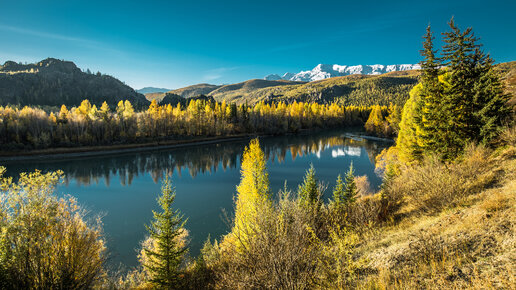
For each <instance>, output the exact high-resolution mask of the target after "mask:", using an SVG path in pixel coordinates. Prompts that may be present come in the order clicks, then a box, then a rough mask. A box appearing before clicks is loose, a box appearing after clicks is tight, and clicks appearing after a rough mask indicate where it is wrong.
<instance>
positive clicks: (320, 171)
mask: <svg viewBox="0 0 516 290" xmlns="http://www.w3.org/2000/svg"><path fill="white" fill-rule="evenodd" d="M349 133H350V131H325V132H318V133H312V134H305V135H289V136H281V137H262V138H260V144H261V147H262V149H263V150H264V152H265V154H266V156H267V157H268V163H267V168H268V171H269V179H270V182H271V189H272V190H273V193H274V194H275V196H276V194H277V192H278V191H279V190H280V189H283V187H284V184H285V180H287V181H288V183H287V186H288V188H289V189H292V190H296V189H297V187H298V185H299V184H300V183H301V182H302V180H303V177H304V174H305V171H306V169H308V167H309V166H310V163H313V165H314V167H315V169H316V172H317V177H318V179H319V180H320V181H322V182H324V183H326V184H327V185H328V189H327V190H326V192H325V194H324V200H325V201H326V200H327V199H328V198H329V197H331V194H332V188H333V186H334V183H335V180H336V178H337V175H338V174H339V173H340V174H342V175H344V174H345V172H346V171H347V170H348V168H349V165H350V163H351V162H353V166H354V167H355V174H356V175H366V176H367V177H368V178H369V182H370V183H371V187H372V188H373V190H376V189H378V187H379V186H380V184H381V178H380V177H379V176H377V174H375V171H374V169H375V167H374V160H375V157H376V156H377V155H378V154H379V153H380V152H381V150H383V149H384V148H387V147H388V146H390V145H392V143H390V142H382V141H372V140H366V139H362V138H358V137H353V136H354V135H353V136H352V135H350V134H349ZM248 142H249V139H242V140H237V141H235V140H232V141H225V142H220V143H213V144H204V145H188V146H186V147H180V148H174V149H167V150H150V151H148V152H138V153H126V154H113V155H109V156H101V157H98V156H97V157H81V158H73V159H57V158H53V159H52V158H48V159H44V160H37V161H34V160H33V161H8V162H1V163H0V164H1V165H2V166H6V167H7V173H6V175H8V176H17V175H19V173H20V172H27V171H34V169H40V170H42V171H43V172H47V171H54V170H58V169H61V170H63V171H64V173H65V175H66V177H65V179H64V182H63V184H61V185H60V186H59V187H58V193H59V194H60V195H65V194H70V195H72V196H74V197H76V198H77V200H78V201H79V203H80V204H81V205H82V206H83V207H85V208H86V209H87V210H88V211H89V213H90V215H91V216H95V215H98V214H101V215H102V216H103V219H102V220H103V223H104V232H105V237H106V239H107V242H108V248H109V250H110V265H111V266H112V267H117V266H118V265H123V266H124V267H129V268H130V267H133V266H135V265H137V258H136V253H137V251H136V249H137V248H138V247H139V243H140V242H141V241H142V240H143V239H144V238H145V235H146V229H145V224H149V222H150V221H151V219H152V210H157V209H158V206H157V202H156V198H157V197H158V195H159V193H160V187H161V184H160V182H161V179H162V178H163V176H165V174H169V175H170V176H171V178H172V182H173V185H174V186H175V189H176V194H177V196H176V200H175V203H174V205H175V207H176V208H178V209H179V210H180V211H181V212H182V213H183V214H184V217H185V218H188V221H187V223H186V228H187V229H188V231H189V232H190V239H191V241H190V254H191V255H192V256H196V255H197V254H198V253H199V249H200V247H201V246H202V244H203V242H204V241H205V240H206V238H207V237H208V235H210V236H211V238H212V239H213V238H219V237H220V236H221V235H223V234H225V233H227V232H228V230H229V227H228V226H227V224H226V222H225V219H224V214H223V212H224V210H225V211H226V212H227V213H228V214H229V215H231V214H232V212H233V197H234V195H235V192H236V185H237V184H238V183H239V181H240V159H241V156H242V153H243V150H244V147H245V146H246V145H247V144H248Z"/></svg>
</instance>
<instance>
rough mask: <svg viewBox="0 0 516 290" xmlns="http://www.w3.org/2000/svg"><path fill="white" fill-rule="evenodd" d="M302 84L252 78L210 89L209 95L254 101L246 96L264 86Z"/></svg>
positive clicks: (238, 100) (241, 100) (232, 99)
mask: <svg viewBox="0 0 516 290" xmlns="http://www.w3.org/2000/svg"><path fill="white" fill-rule="evenodd" d="M297 84H303V82H291V81H284V80H280V81H269V80H261V79H253V80H248V81H245V82H241V83H237V84H231V85H225V86H222V87H220V88H218V89H216V90H214V91H212V92H211V93H210V94H209V95H210V96H213V97H214V98H215V99H216V100H218V101H222V100H226V101H230V102H231V101H237V102H239V103H245V101H249V103H254V102H255V101H254V100H253V99H249V98H248V97H247V96H248V95H249V94H250V93H252V92H255V91H257V90H260V89H264V88H270V87H274V88H278V87H284V86H290V85H297Z"/></svg>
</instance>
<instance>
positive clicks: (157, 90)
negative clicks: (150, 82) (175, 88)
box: [136, 87, 170, 95]
mask: <svg viewBox="0 0 516 290" xmlns="http://www.w3.org/2000/svg"><path fill="white" fill-rule="evenodd" d="M136 91H137V92H138V93H140V94H144V95H145V94H153V93H166V92H168V91H170V89H165V88H155V87H145V88H141V89H139V90H136Z"/></svg>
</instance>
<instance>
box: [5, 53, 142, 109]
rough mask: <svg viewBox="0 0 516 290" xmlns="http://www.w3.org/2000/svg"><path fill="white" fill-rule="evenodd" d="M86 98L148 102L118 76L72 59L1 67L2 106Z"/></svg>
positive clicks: (113, 103) (97, 101) (137, 104)
mask: <svg viewBox="0 0 516 290" xmlns="http://www.w3.org/2000/svg"><path fill="white" fill-rule="evenodd" d="M84 99H88V100H90V102H91V103H92V104H96V105H98V106H99V105H101V104H102V102H104V101H106V102H107V103H108V104H109V105H110V106H112V107H114V106H116V104H117V103H118V102H119V101H120V100H129V101H130V102H131V103H132V104H133V105H134V106H135V107H142V106H146V105H148V104H149V102H148V101H147V100H146V99H145V97H144V96H143V95H142V94H139V93H137V92H135V91H134V90H133V89H132V88H131V87H129V86H127V85H125V84H124V83H122V82H121V81H119V80H118V79H116V78H114V77H112V76H108V75H103V74H101V73H96V74H93V73H91V72H89V70H88V72H83V71H81V70H80V69H79V68H78V67H77V66H76V65H75V64H74V63H73V62H70V61H62V60H58V59H54V58H47V59H45V60H42V61H40V62H39V63H34V64H19V63H16V62H13V61H7V62H6V63H5V64H4V65H3V66H2V67H0V105H6V104H13V105H40V106H61V105H63V104H65V105H67V106H78V105H80V103H81V101H82V100H84Z"/></svg>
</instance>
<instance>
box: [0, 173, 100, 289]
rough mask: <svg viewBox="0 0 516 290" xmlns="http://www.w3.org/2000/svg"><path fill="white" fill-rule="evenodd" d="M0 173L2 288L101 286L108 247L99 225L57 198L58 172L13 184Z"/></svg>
mask: <svg viewBox="0 0 516 290" xmlns="http://www.w3.org/2000/svg"><path fill="white" fill-rule="evenodd" d="M4 172H5V168H0V190H1V196H0V198H1V199H0V267H1V269H0V272H1V273H2V274H1V276H0V287H1V288H17V289H34V288H35V289H83V288H90V287H92V286H93V285H94V284H95V283H96V282H99V281H100V279H101V278H102V276H103V274H104V273H105V272H104V267H103V266H104V262H105V260H106V247H105V242H104V240H103V239H102V230H101V223H100V220H99V219H97V220H96V222H95V223H88V222H86V220H85V212H84V210H82V209H81V207H80V206H79V205H78V204H77V202H76V201H75V199H73V198H67V199H65V198H58V197H57V196H56V195H55V194H54V191H55V187H56V185H57V183H58V182H59V180H60V179H61V178H62V176H63V175H62V172H60V171H58V172H50V173H46V174H42V173H41V172H40V171H35V172H33V173H28V174H27V173H22V174H21V175H20V178H19V181H18V182H17V183H15V182H13V179H12V178H6V177H2V176H3V173H4Z"/></svg>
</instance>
